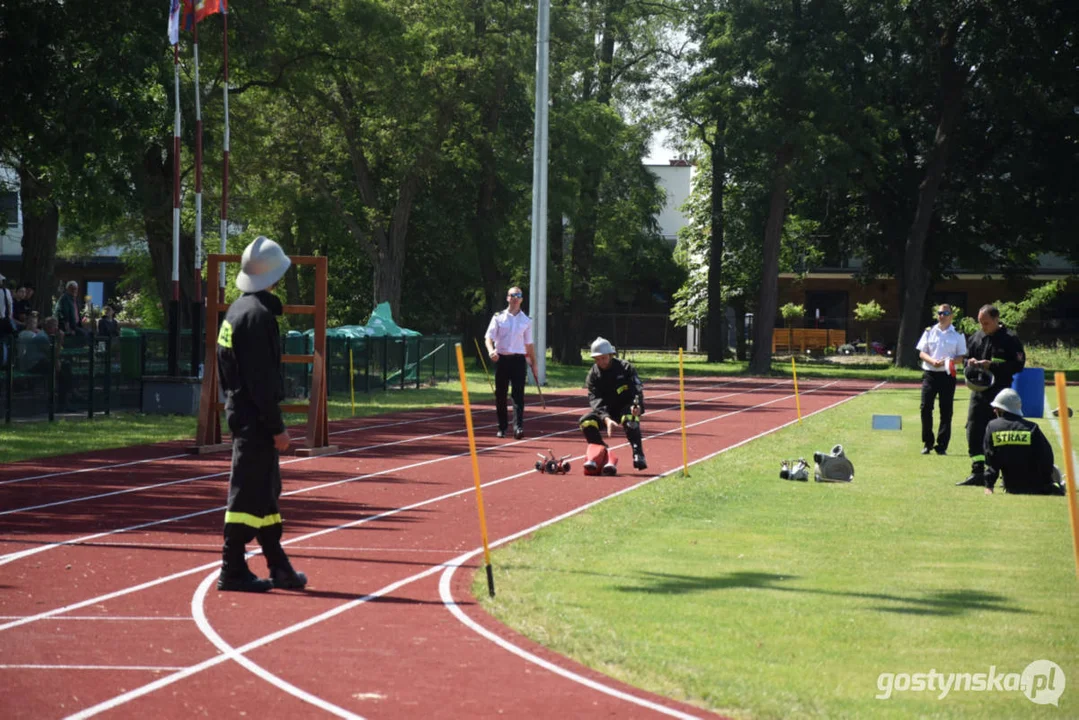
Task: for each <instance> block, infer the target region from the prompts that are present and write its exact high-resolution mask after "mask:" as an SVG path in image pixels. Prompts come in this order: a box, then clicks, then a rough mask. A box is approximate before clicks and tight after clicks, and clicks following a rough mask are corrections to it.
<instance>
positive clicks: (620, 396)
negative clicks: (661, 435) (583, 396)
mask: <svg viewBox="0 0 1079 720" xmlns="http://www.w3.org/2000/svg"><path fill="white" fill-rule="evenodd" d="M614 353H615V349H614V346H613V345H611V343H610V342H609V341H607V340H605V339H604V338H602V337H597V338H596V339H595V341H594V342H593V343H592V358H593V359H594V360H595V364H594V365H593V366H592V369H591V370H589V371H588V379H587V381H586V385H587V386H588V404H589V405H591V406H592V410H591V412H589V413H588V414H587V415H585V416H583V417H582V418H581V419H580V422H579V424H580V427H581V431H582V432H584V437H585V440H587V441H588V444H590V445H603V446H604V447H606V445H607V443H605V442H604V441H603V434H602V433H601V432H600V424H601V423H602V424H603V425H604V426H605V427H606V428H607V433H608V434H610V433H611V431H612V430H613V428H614V427H615V426H617V425H621V426H622V430H623V431H624V432H625V434H626V439H627V440H629V444H630V447H632V448H633V467H635V468H636V469H638V470H644V469H646V468H647V467H648V463H646V462H645V459H644V445H643V443H642V442H641V426H640V417H641V416H642V415H644V386H643V385H641V379H640V377H638V375H637V370H636V369H635V368H634V367H633V365H631V364H630V363H628V362H626V361H625V360H622V359H621V358H616V357H615V356H614ZM615 418H617V419H615ZM590 469H591V470H597V469H602V468H595V467H593V468H589V467H588V463H587V462H586V463H585V470H586V471H588V470H590Z"/></svg>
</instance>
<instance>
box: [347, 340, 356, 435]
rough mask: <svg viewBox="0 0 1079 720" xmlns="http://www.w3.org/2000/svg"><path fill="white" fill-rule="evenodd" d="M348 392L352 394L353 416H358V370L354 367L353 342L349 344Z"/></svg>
mask: <svg viewBox="0 0 1079 720" xmlns="http://www.w3.org/2000/svg"><path fill="white" fill-rule="evenodd" d="M348 392H349V394H350V395H352V417H356V371H355V370H354V369H353V367H352V343H351V342H349V344H348Z"/></svg>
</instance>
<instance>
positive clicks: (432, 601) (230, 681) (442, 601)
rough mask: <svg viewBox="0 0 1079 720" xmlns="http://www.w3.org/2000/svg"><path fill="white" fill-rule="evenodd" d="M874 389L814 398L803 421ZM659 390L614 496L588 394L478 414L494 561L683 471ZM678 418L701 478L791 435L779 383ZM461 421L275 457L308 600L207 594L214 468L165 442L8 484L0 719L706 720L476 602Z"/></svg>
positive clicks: (721, 384)
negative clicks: (565, 462)
mask: <svg viewBox="0 0 1079 720" xmlns="http://www.w3.org/2000/svg"><path fill="white" fill-rule="evenodd" d="M870 388H871V383H868V382H858V381H836V382H827V381H817V382H810V383H803V384H802V386H801V388H800V389H801V391H802V397H801V404H802V412H803V414H810V413H813V412H818V411H820V410H823V409H826V408H829V407H832V406H834V405H836V404H838V403H841V402H844V401H845V400H848V399H850V398H852V397H854V396H856V395H858V394H860V393H863V392H866V391H868V390H869V389H870ZM648 391H649V392H648V395H649V405H648V413H647V415H646V416H645V418H644V421H643V422H642V430H643V431H644V435H645V450H646V452H647V455H648V461H649V470H648V471H647V472H642V473H636V472H628V473H623V474H622V475H620V476H618V477H613V478H612V477H590V478H585V477H584V476H583V475H581V474H580V470H579V466H580V457H579V454H580V451H581V450H582V449H583V442H582V441H581V439H580V436H579V431H578V430H577V426H576V422H575V420H576V418H577V417H579V416H580V415H581V414H583V412H584V410H585V407H586V401H585V398H584V397H583V395H582V394H581V393H579V392H578V393H572V394H568V393H567V394H561V395H549V396H548V398H547V400H548V407H547V410H546V411H544V410H541V409H540V408H539V407H538V406H536V405H531V406H529V408H528V414H527V416H526V428H527V431H528V437H526V439H524V440H522V441H517V442H514V441H505V440H496V439H495V438H494V429H495V424H494V414H493V412H494V411H493V407H492V406H490V405H474V406H473V414H474V420H475V422H476V425H477V427H476V431H477V450H478V452H479V465H480V476H481V478H482V480H483V482H484V501H485V507H486V514H487V523H488V531H489V537H490V539H491V543H492V545H495V546H497V545H500V544H503V543H504V542H508V541H511V540H512V539H515V538H516V537H520V536H522V535H525V534H528V533H531V532H534V531H535V530H536V529H538V528H539V527H541V526H543V525H545V524H549V523H550V522H553V521H556V520H557V519H561V518H562V517H566V516H568V515H571V514H573V513H576V512H580V511H581V510H582V509H585V508H587V507H588V506H590V505H592V504H595V503H596V502H600V501H602V500H603V499H605V498H609V497H611V496H613V495H616V494H620V493H623V492H628V491H631V490H632V489H634V488H636V487H639V486H640V485H642V484H644V483H647V482H651V481H654V480H655V479H657V478H660V477H662V476H663V475H666V474H669V473H671V472H675V471H679V470H680V468H681V463H682V445H681V435H680V433H679V411H678V386H677V382H676V381H670V380H667V381H655V382H651V383H649V387H648ZM686 405H687V407H686V424H687V427H688V446H689V457H690V460H691V462H694V461H699V460H701V459H704V458H707V457H710V456H713V455H715V454H718V453H720V452H722V451H724V450H726V449H729V448H731V447H733V446H736V445H738V444H741V443H744V442H747V441H749V440H751V439H753V438H755V437H759V436H760V435H762V434H764V433H767V432H770V431H772V430H775V429H777V428H779V427H782V426H784V425H785V424H789V423H790V422H793V421H794V420H795V403H794V396H793V395H792V386H791V384H790V382H789V381H786V380H778V379H777V380H768V379H733V380H732V379H723V378H713V379H701V378H695V379H693V380H691V381H689V383H687V390H686ZM463 420H464V418H463V415H462V412H461V408H460V407H446V408H438V409H433V410H423V411H416V412H408V413H398V414H394V415H388V416H379V417H374V418H365V419H362V420H350V421H343V422H339V423H335V424H334V426H333V428H332V432H333V436H334V442H336V443H338V444H339V445H340V448H341V449H340V452H339V453H337V454H335V455H330V456H323V457H318V458H295V457H289V458H287V459H286V460H284V461H283V463H282V476H283V480H284V497H283V499H282V502H281V506H282V514H283V515H284V517H285V519H286V526H285V530H286V533H285V537H286V544H287V546H288V549H289V553H290V555H291V556H292V558H293V563H294V564H295V565H296V566H297V567H298V568H300V569H301V570H303V571H305V572H306V573H307V574H308V575H309V577H310V578H311V580H310V584H309V585H308V589H307V591H305V592H303V593H295V592H282V591H274V592H271V593H269V594H266V595H244V594H236V593H218V592H217V591H216V589H214V585H213V581H214V580H215V578H216V575H217V570H218V565H219V560H220V531H221V522H222V511H223V509H224V508H223V503H224V501H225V497H226V494H227V477H228V476H227V471H228V457H227V455H226V454H219V455H211V456H209V457H207V456H201V457H200V456H193V455H185V454H183V453H182V452H181V449H182V444H180V443H171V444H164V445H158V446H152V447H140V448H128V449H125V450H118V451H111V452H99V453H93V454H89V455H81V456H67V457H60V458H50V459H47V460H36V461H27V462H23V463H13V464H10V465H7V466H4V467H3V468H0V567H2V568H3V570H2V573H3V574H2V575H0V707H3V708H4V716H5V717H9V718H22V717H33V718H52V717H91V716H95V715H98V714H101V715H106V716H114V717H146V716H156V717H190V716H192V715H206V716H213V717H220V716H235V715H238V714H240V713H249V714H258V715H263V716H265V715H272V716H275V717H280V716H284V715H286V714H288V715H289V716H291V717H324V716H330V715H337V716H340V717H372V718H373V717H494V716H514V717H554V716H558V717H590V718H591V717H599V716H617V717H665V716H673V717H691V716H694V717H701V716H709V713H708V712H706V711H704V710H701V709H700V708H696V707H693V706H690V705H685V704H682V703H678V702H676V701H673V700H669V699H667V698H662V697H659V696H656V695H653V694H650V693H647V692H645V691H642V690H639V689H636V688H633V687H630V686H627V685H625V684H623V683H620V682H617V681H614V680H612V679H610V678H608V677H606V676H604V675H602V674H600V673H597V672H594V671H592V670H590V669H588V668H584V667H582V666H580V665H578V664H577V663H575V662H573V661H571V660H569V659H567V658H564V657H561V656H559V655H557V654H555V653H553V652H550V651H548V650H546V649H545V648H542V647H540V646H538V645H536V644H535V643H533V642H531V641H529V640H528V639H526V638H524V637H522V636H520V635H518V634H517V633H515V632H513V631H512V630H509V629H508V628H505V627H503V626H501V625H499V623H497V622H496V621H495V620H494V619H492V618H491V617H490V616H488V615H487V614H486V613H485V612H484V611H483V610H482V609H481V608H480V607H479V606H478V605H477V604H476V602H475V599H474V598H473V597H472V596H471V594H470V583H471V578H472V575H473V573H474V572H475V570H476V568H477V566H481V564H482V554H481V552H480V548H479V547H478V546H479V544H480V541H479V536H480V534H479V527H478V525H479V523H478V520H477V512H476V501H475V491H474V488H473V479H472V469H471V462H470V459H469V457H468V439H467V436H466V434H465V432H464V422H463ZM547 448H553V449H554V451H555V453H556V454H565V453H571V452H572V453H574V455H575V457H574V468H573V471H572V472H571V473H570V474H569V475H566V476H559V475H556V476H551V475H541V474H539V473H536V472H535V471H534V470H533V469H532V467H533V463H534V461H535V459H536V457H535V453H536V452H542V451H544V450H546V449H547ZM622 455H623V458H624V459H627V460H628V454H627V451H626V449H623V450H622ZM627 464H628V463H627ZM251 562H252V567H253V569H255V570H256V571H259V572H263V568H264V564H263V562H262V560H261V559H260V558H257V557H256V558H253V559H252V561H251ZM495 577H496V584H497V577H498V568H497V565H496V567H495Z"/></svg>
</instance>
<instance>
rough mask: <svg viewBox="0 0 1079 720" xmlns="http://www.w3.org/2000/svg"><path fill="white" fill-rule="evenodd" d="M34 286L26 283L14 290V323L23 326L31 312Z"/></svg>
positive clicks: (20, 284)
mask: <svg viewBox="0 0 1079 720" xmlns="http://www.w3.org/2000/svg"><path fill="white" fill-rule="evenodd" d="M33 298H34V286H33V285H31V284H30V283H28V282H23V283H19V287H18V289H17V290H15V322H17V323H20V324H23V325H25V324H26V321H27V319H28V318H29V317H30V313H32V312H33V310H34V308H33V303H31V302H30V301H31V300H32V299H33Z"/></svg>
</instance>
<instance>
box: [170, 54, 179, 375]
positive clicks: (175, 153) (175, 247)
mask: <svg viewBox="0 0 1079 720" xmlns="http://www.w3.org/2000/svg"><path fill="white" fill-rule="evenodd" d="M172 65H173V93H174V95H175V98H176V103H175V105H176V114H175V116H174V118H173V125H172V301H171V302H170V303H169V357H168V374H169V375H171V376H176V375H177V374H179V373H178V367H177V365H178V360H179V357H178V356H179V349H180V324H179V323H180V317H179V315H180V43H178V42H177V43H176V44H175V45H173V46H172Z"/></svg>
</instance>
